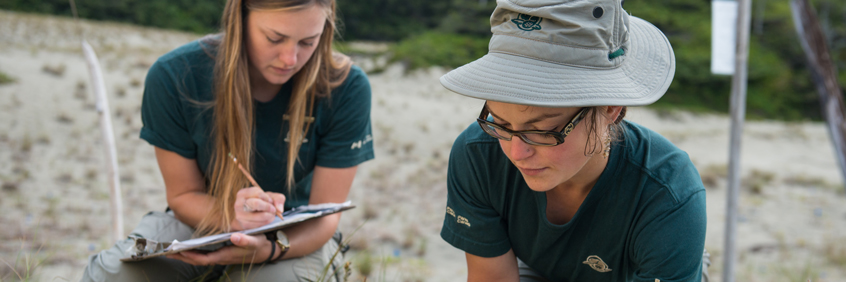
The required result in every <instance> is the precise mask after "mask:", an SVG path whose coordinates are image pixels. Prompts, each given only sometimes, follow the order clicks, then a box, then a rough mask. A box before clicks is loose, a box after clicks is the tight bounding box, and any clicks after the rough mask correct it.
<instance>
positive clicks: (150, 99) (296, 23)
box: [82, 0, 373, 281]
mask: <svg viewBox="0 0 846 282" xmlns="http://www.w3.org/2000/svg"><path fill="white" fill-rule="evenodd" d="M221 26H222V29H223V30H222V32H221V33H220V34H216V35H210V36H207V37H204V38H202V39H200V40H197V41H194V42H190V43H188V44H186V45H184V46H182V47H179V48H177V49H175V50H173V51H171V52H169V53H168V54H165V55H164V56H162V57H160V58H159V60H158V61H156V63H155V64H154V65H153V66H152V67H151V69H150V71H149V73H148V74H147V79H146V81H145V89H144V99H143V104H142V110H141V112H142V120H143V122H144V127H143V128H142V130H141V138H142V139H144V140H146V141H148V142H149V143H150V144H152V145H153V146H154V147H155V155H156V159H157V160H158V164H159V168H160V169H161V172H162V177H163V179H164V183H165V187H166V190H167V195H166V197H167V203H168V207H169V210H168V211H167V212H151V213H149V214H147V215H146V216H144V218H142V220H141V222H140V223H139V225H138V226H137V227H136V229H135V230H134V231H133V232H132V234H131V236H134V237H142V238H147V239H150V240H153V241H159V242H170V241H172V240H174V239H176V240H180V241H182V240H186V239H190V238H191V237H195V236H202V235H209V234H215V233H221V232H230V231H239V230H245V229H250V228H255V227H258V226H262V225H265V224H268V223H270V222H272V221H273V219H274V217H275V214H276V213H277V211H282V210H285V209H290V208H293V207H296V206H300V205H305V204H320V203H339V202H344V201H346V198H347V195H348V194H349V190H350V187H351V185H352V181H353V178H354V176H355V172H356V167H357V165H358V164H360V163H361V162H364V161H367V160H369V159H372V158H373V146H372V142H371V141H372V139H373V138H372V136H371V129H370V85H369V82H368V81H367V77H366V75H365V74H364V72H363V71H362V70H361V69H359V68H358V67H355V66H352V64H351V62H350V60H349V58H348V57H346V56H344V55H341V54H338V53H333V51H332V39H333V36H334V35H335V1H334V0H228V1H227V3H226V6H225V9H224V12H223V17H222V21H221ZM236 160H237V163H236ZM238 164H242V165H243V166H244V168H245V169H246V170H247V171H249V172H251V174H252V176H253V177H254V178H255V181H256V182H257V184H258V186H255V185H252V184H251V183H250V180H249V178H248V177H247V176H246V175H245V174H244V173H242V171H241V170H240V169H239V168H238ZM339 221H340V214H333V215H329V216H325V217H321V218H318V219H315V220H311V221H308V222H304V223H301V224H298V225H296V226H293V227H290V228H286V229H283V230H281V231H279V232H273V233H272V234H267V236H248V235H244V234H239V233H236V234H235V235H233V236H232V238H231V241H232V245H231V246H226V247H223V248H220V249H218V250H215V251H212V252H194V251H188V252H182V253H178V254H175V255H171V256H168V257H167V258H163V257H158V258H151V259H148V260H144V261H140V262H127V263H121V262H120V261H119V259H120V258H121V257H124V256H125V254H124V252H125V251H126V250H127V249H129V248H130V247H131V246H132V244H133V240H131V239H127V240H124V241H121V242H118V243H117V244H116V245H115V246H114V247H112V248H111V249H109V250H104V251H102V252H100V253H98V254H96V255H93V256H91V258H90V260H89V265H88V267H87V268H86V270H85V273H84V276H83V279H82V280H83V281H204V280H207V279H219V278H226V279H235V280H239V281H240V280H250V281H265V280H271V279H272V280H273V281H303V280H306V279H311V280H314V279H315V278H317V275H318V274H319V272H320V270H322V269H323V268H324V266H327V265H329V264H331V265H332V267H335V268H337V267H339V263H340V256H338V257H335V259H334V260H333V259H332V258H333V254H335V253H336V250H337V249H338V243H339V241H340V233H337V231H336V230H337V228H338V222H339Z"/></svg>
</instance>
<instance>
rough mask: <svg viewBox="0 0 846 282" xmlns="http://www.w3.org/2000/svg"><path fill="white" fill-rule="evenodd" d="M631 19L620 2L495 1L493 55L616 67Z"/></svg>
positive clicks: (491, 45)
mask: <svg viewBox="0 0 846 282" xmlns="http://www.w3.org/2000/svg"><path fill="white" fill-rule="evenodd" d="M628 20H629V19H628V14H627V13H626V12H625V10H623V8H622V0H600V1H596V0H592V1H591V0H570V1H560V0H558V1H553V0H497V7H496V9H495V10H494V12H493V14H492V15H491V19H490V21H491V32H492V33H493V37H492V39H491V42H490V45H489V52H490V53H505V54H511V55H518V56H523V57H529V58H533V59H538V60H543V61H548V62H553V63H558V64H564V65H573V66H582V67H591V68H601V69H604V68H614V67H617V66H619V65H620V64H622V62H623V60H625V56H624V54H625V49H627V44H628V41H629V40H628ZM621 50H622V51H621Z"/></svg>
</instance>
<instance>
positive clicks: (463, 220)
mask: <svg viewBox="0 0 846 282" xmlns="http://www.w3.org/2000/svg"><path fill="white" fill-rule="evenodd" d="M446 213H447V214H448V215H451V216H452V217H455V221H456V222H458V224H464V225H467V227H470V220H468V219H467V218H466V217H463V216H460V215H458V216H456V215H455V211H454V210H453V209H452V208H450V207H447V208H446Z"/></svg>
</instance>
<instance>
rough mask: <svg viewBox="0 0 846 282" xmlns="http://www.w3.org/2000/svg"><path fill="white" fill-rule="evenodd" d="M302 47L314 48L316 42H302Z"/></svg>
mask: <svg viewBox="0 0 846 282" xmlns="http://www.w3.org/2000/svg"><path fill="white" fill-rule="evenodd" d="M300 45H303V46H306V47H311V46H314V42H305V41H302V42H300Z"/></svg>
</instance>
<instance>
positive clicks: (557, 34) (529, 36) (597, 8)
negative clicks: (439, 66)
mask: <svg viewBox="0 0 846 282" xmlns="http://www.w3.org/2000/svg"><path fill="white" fill-rule="evenodd" d="M622 6H623V0H599V1H597V0H592V1H591V0H572V1H550V0H546V1H544V0H522V1H521V0H498V1H497V7H496V9H495V10H494V12H493V14H492V15H491V31H492V32H493V37H492V38H491V41H490V44H489V46H488V48H489V52H488V54H487V55H485V56H483V57H482V58H480V59H478V60H476V61H473V62H471V63H469V64H466V65H464V66H461V67H459V68H457V69H455V70H452V71H450V72H449V73H447V74H446V75H444V76H442V77H441V79H440V81H441V84H442V85H443V86H444V87H446V88H447V89H449V90H452V91H454V92H456V93H458V94H462V95H466V96H470V97H474V98H479V99H484V100H490V101H499V102H505V103H512V104H521V105H531V106H541V107H585V106H642V105H648V104H651V103H653V102H655V101H657V100H658V99H659V98H661V96H663V95H664V93H665V92H666V91H667V88H668V87H670V83H671V82H672V80H673V74H674V73H675V68H676V65H675V56H674V54H673V49H672V46H670V41H669V40H667V37H666V36H664V34H663V33H662V32H661V31H660V30H659V29H658V28H657V27H655V26H654V25H652V24H650V23H648V22H646V21H644V20H642V19H640V18H637V17H633V16H630V15H628V14H627V13H626V11H625V10H623V7H622Z"/></svg>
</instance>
